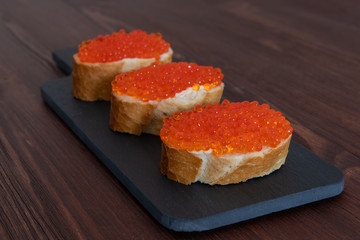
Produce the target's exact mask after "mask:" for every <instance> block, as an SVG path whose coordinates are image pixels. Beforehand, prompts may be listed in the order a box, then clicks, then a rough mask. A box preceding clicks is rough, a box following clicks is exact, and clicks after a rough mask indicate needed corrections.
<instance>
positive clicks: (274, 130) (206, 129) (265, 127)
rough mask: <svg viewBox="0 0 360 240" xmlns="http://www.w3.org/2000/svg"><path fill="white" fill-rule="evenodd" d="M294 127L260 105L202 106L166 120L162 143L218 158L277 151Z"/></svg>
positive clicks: (227, 104) (226, 101)
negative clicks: (266, 150) (277, 147)
mask: <svg viewBox="0 0 360 240" xmlns="http://www.w3.org/2000/svg"><path fill="white" fill-rule="evenodd" d="M292 131H293V129H292V127H291V126H290V122H288V121H287V120H286V119H285V117H284V116H283V115H282V114H281V113H280V112H278V111H275V110H273V109H270V107H269V105H267V104H262V105H259V103H258V102H256V101H255V102H247V101H245V102H241V103H239V102H233V103H230V102H229V101H228V100H224V101H223V102H222V103H221V104H219V103H217V104H214V105H207V106H206V107H205V108H204V107H201V106H200V105H198V106H196V107H195V109H194V110H192V111H187V112H176V113H174V115H173V116H172V117H169V118H164V126H163V128H162V129H161V131H160V137H161V140H162V141H163V142H165V143H167V144H168V145H170V146H172V147H174V148H177V149H182V150H187V151H201V150H204V151H207V150H209V149H211V150H212V154H213V155H215V156H220V155H224V154H227V153H248V152H254V151H261V150H262V149H263V147H264V146H267V147H270V148H274V147H276V146H277V145H279V144H280V142H281V141H282V140H285V139H287V138H288V137H289V136H290V135H291V134H292Z"/></svg>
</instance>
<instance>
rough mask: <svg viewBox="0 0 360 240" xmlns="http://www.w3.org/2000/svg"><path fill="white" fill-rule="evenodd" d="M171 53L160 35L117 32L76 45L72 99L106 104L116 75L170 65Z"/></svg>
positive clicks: (138, 31) (139, 32)
mask: <svg viewBox="0 0 360 240" xmlns="http://www.w3.org/2000/svg"><path fill="white" fill-rule="evenodd" d="M172 54H173V51H172V49H171V47H170V44H169V43H168V42H166V41H165V40H163V39H162V36H161V34H159V33H157V34H155V33H151V34H148V33H146V32H143V31H141V30H135V31H132V32H130V33H126V32H125V31H124V30H120V31H119V32H117V33H113V34H111V35H105V36H101V35H100V36H98V37H97V38H95V39H91V40H88V41H84V42H82V43H81V44H80V45H79V48H78V53H76V54H75V55H74V56H73V58H74V66H73V72H72V75H73V83H72V89H73V95H74V97H76V98H78V99H81V100H84V101H96V100H99V99H102V100H106V101H109V100H110V96H111V81H112V80H113V79H114V77H115V76H116V75H117V74H120V73H122V72H127V71H130V70H134V69H139V68H142V67H145V66H149V65H150V64H153V63H156V64H162V63H169V62H171V60H172Z"/></svg>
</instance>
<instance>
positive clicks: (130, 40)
mask: <svg viewBox="0 0 360 240" xmlns="http://www.w3.org/2000/svg"><path fill="white" fill-rule="evenodd" d="M169 48H170V44H169V43H167V42H166V41H164V40H163V39H162V36H161V34H160V33H156V34H155V33H151V34H147V33H146V32H143V31H141V30H135V31H133V32H130V33H126V32H125V31H124V30H120V31H119V32H117V33H113V34H111V35H105V36H102V35H99V36H98V37H97V38H95V39H91V40H88V41H83V42H82V43H81V44H80V46H79V53H78V56H79V59H80V61H81V62H88V63H105V62H114V61H119V60H122V59H124V58H155V59H156V61H159V59H160V55H161V54H164V53H166V52H168V51H169Z"/></svg>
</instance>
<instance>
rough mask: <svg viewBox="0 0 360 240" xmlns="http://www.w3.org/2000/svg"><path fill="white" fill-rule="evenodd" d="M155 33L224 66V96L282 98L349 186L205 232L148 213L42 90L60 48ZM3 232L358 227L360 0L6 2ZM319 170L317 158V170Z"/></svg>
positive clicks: (284, 234) (276, 231)
mask: <svg viewBox="0 0 360 240" xmlns="http://www.w3.org/2000/svg"><path fill="white" fill-rule="evenodd" d="M122 28H123V29H126V30H133V29H138V28H139V29H143V30H146V31H148V32H161V33H162V34H163V36H164V38H165V39H166V40H167V41H169V42H170V43H171V45H172V48H173V49H174V51H175V57H176V59H178V60H184V61H192V62H196V63H199V64H203V65H213V66H216V67H220V68H222V70H223V72H224V75H225V79H224V82H225V83H226V89H225V92H224V97H225V98H229V99H231V100H233V101H242V100H257V101H260V102H266V103H268V104H270V105H271V106H272V107H274V108H276V109H278V110H280V111H281V112H282V113H283V114H284V115H285V116H286V117H287V118H288V119H289V120H290V121H291V123H292V125H293V127H294V136H293V139H294V141H296V142H298V143H299V144H301V145H303V146H305V147H306V148H308V149H310V150H311V151H312V152H313V153H315V154H317V155H318V156H320V157H321V158H323V159H325V160H326V161H328V162H331V163H332V164H333V165H335V166H336V167H338V168H339V169H341V170H342V172H343V174H344V176H345V189H344V191H343V193H342V194H341V195H339V196H336V197H334V198H331V199H327V200H322V201H319V202H315V203H311V204H308V205H304V206H301V207H297V208H293V209H290V210H286V211H282V212H278V213H274V214H270V215H267V216H263V217H259V218H256V219H252V220H248V221H245V222H241V223H237V224H234V225H231V226H226V227H222V228H219V229H215V230H210V231H206V232H200V233H177V232H173V231H171V230H167V229H166V228H164V227H163V226H161V225H160V224H159V223H158V222H156V221H155V220H154V219H153V218H152V217H151V216H150V215H149V214H148V212H147V211H146V210H145V209H144V208H143V207H142V206H141V205H140V204H139V203H138V201H137V200H136V199H135V198H134V197H133V196H132V195H131V194H130V193H129V192H128V190H127V189H126V188H125V187H124V186H123V185H122V184H121V183H119V182H118V181H117V179H116V178H115V177H114V176H113V175H112V174H111V173H110V171H108V170H107V169H106V168H105V167H104V166H103V165H102V164H101V162H100V161H98V159H97V158H96V157H95V156H94V155H93V154H92V153H91V151H89V149H87V148H86V147H85V146H84V144H83V143H82V142H81V141H80V140H79V139H78V138H77V137H76V136H75V135H74V134H73V133H72V132H71V131H70V130H69V128H68V127H67V126H66V125H65V124H64V123H63V122H62V121H61V120H60V119H59V117H58V116H57V115H56V114H54V112H53V111H52V110H51V109H50V108H49V107H48V106H47V105H46V104H45V103H44V102H43V100H42V98H41V95H40V86H41V85H42V84H43V83H45V82H47V81H49V80H51V79H55V78H60V77H63V76H64V75H65V74H64V73H63V72H62V71H61V70H60V69H59V68H58V67H57V66H56V65H55V63H54V61H53V60H52V57H51V53H52V51H54V50H58V49H63V48H69V47H74V46H77V45H78V44H79V43H80V42H81V41H82V40H85V39H89V38H93V37H96V36H97V35H99V34H107V33H111V32H114V31H118V30H119V29H122ZM0 56H1V57H0V83H1V85H0V104H1V105H0V106H1V114H0V124H1V131H0V143H1V145H0V147H1V150H0V239H182V238H192V239H356V238H358V237H359V236H360V201H359V199H360V120H359V119H360V107H359V106H360V2H359V1H357V0H343V1H334V0H329V1H325V2H324V1H312V0H295V1H286V0H273V1H266V0H254V1H250V0H243V1H236V0H232V1H230V0H226V1H215V0H211V1H190V0H186V1H167V0H154V1H146V0H143V1H135V0H126V1H109V0H106V1H95V0H92V1H84V0H76V1H71V2H70V1H64V0H51V1H49V0H36V1H35V0H34V1H18V0H13V1H7V0H2V1H1V2H0ZM319 171H321V169H319Z"/></svg>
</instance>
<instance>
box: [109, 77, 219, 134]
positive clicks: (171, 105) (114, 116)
mask: <svg viewBox="0 0 360 240" xmlns="http://www.w3.org/2000/svg"><path fill="white" fill-rule="evenodd" d="M223 90H224V84H223V83H221V85H219V86H217V87H214V88H212V89H211V90H209V91H206V90H204V92H202V93H201V94H198V95H196V93H197V92H196V91H195V90H192V88H190V89H189V90H187V91H188V92H185V91H184V93H183V94H182V93H180V94H179V95H180V96H179V95H176V96H175V97H174V98H167V99H163V100H161V101H160V102H158V101H149V102H143V101H141V100H139V99H135V98H132V97H129V96H125V95H119V94H118V93H116V92H112V98H111V109H110V121H109V126H110V128H111V129H112V130H114V131H118V132H126V133H131V134H135V135H140V134H141V132H144V133H149V134H153V135H160V130H161V128H162V126H163V118H164V117H169V116H172V115H173V114H174V113H175V112H177V111H187V110H191V109H193V108H194V107H195V106H196V105H198V104H199V105H202V106H205V105H207V104H214V103H217V102H219V101H220V99H221V96H222V93H223ZM190 91H191V92H190ZM194 94H195V97H194ZM180 98H182V99H180ZM184 98H186V100H187V101H183V100H184ZM187 98H188V99H187Z"/></svg>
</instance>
